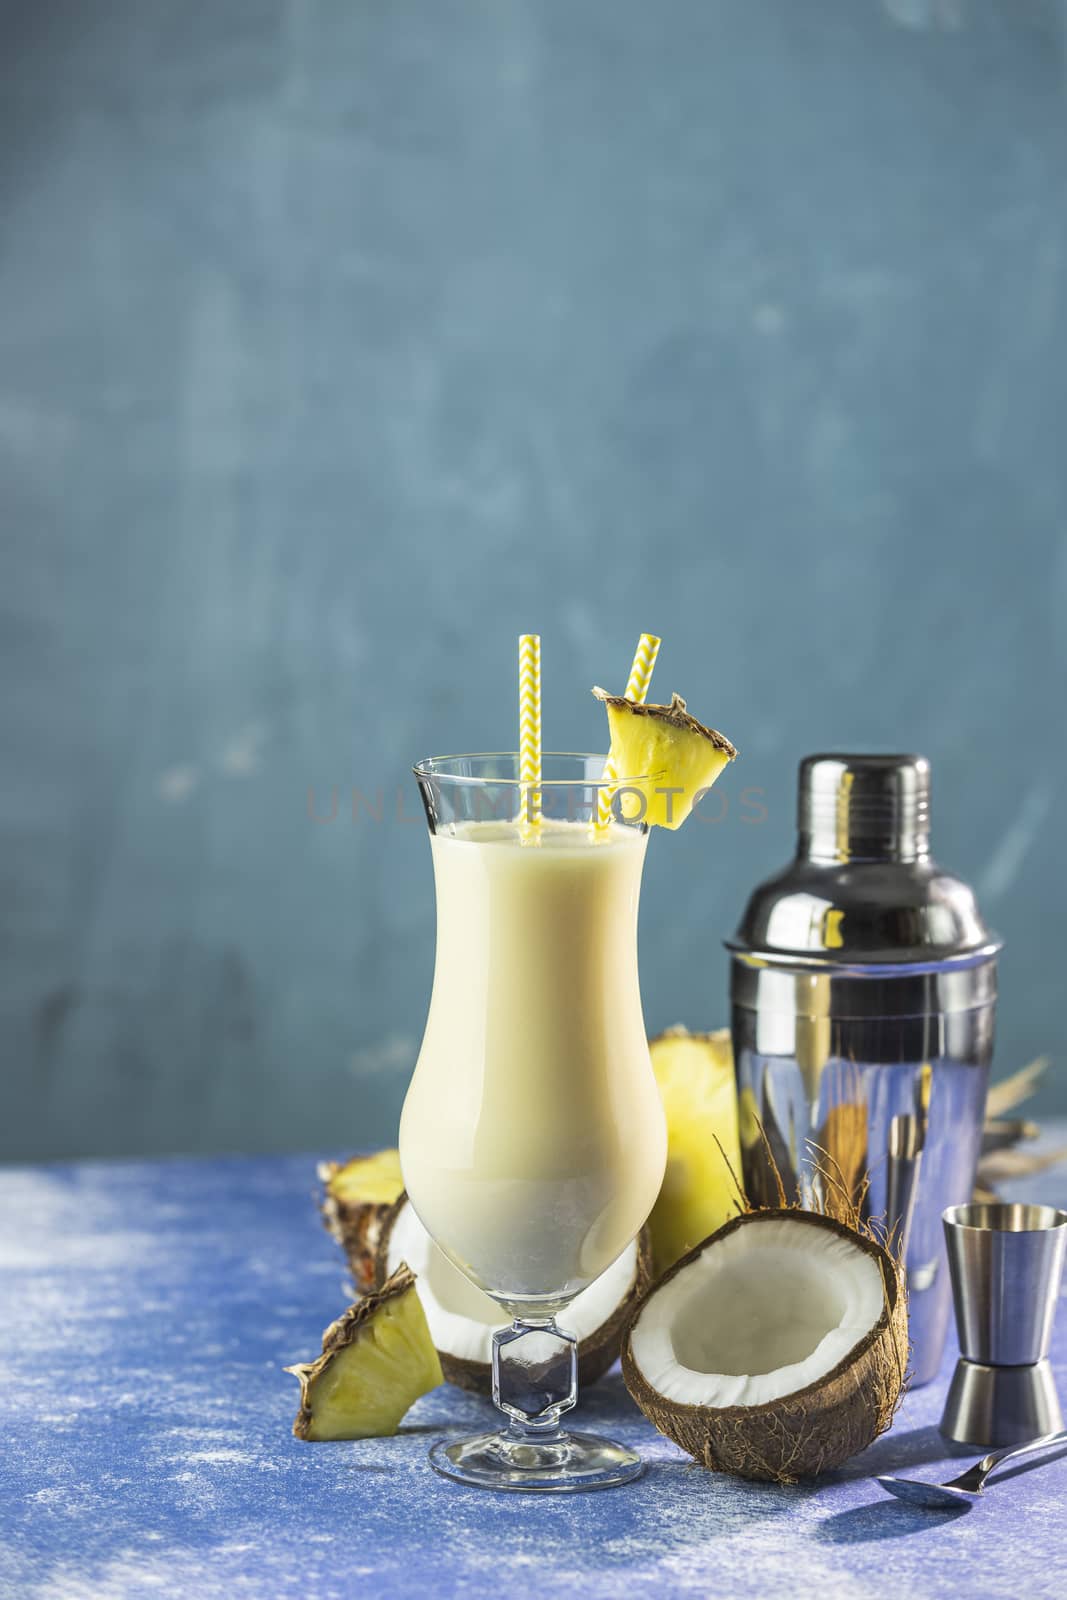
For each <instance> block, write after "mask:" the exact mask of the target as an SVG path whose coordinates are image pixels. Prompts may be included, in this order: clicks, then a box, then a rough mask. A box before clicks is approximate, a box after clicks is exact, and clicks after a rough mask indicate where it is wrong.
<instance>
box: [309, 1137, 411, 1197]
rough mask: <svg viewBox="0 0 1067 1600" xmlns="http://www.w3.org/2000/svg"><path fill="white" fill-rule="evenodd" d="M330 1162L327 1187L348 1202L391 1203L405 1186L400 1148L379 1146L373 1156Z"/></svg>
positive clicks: (333, 1193) (334, 1194)
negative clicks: (383, 1148)
mask: <svg viewBox="0 0 1067 1600" xmlns="http://www.w3.org/2000/svg"><path fill="white" fill-rule="evenodd" d="M330 1165H331V1170H330V1172H329V1174H328V1176H327V1179H326V1186H327V1189H328V1190H329V1192H330V1194H331V1195H333V1197H334V1199H335V1200H341V1201H343V1202H344V1203H345V1204H346V1205H357V1204H364V1203H366V1202H373V1203H374V1204H377V1205H386V1206H391V1205H392V1203H393V1201H394V1200H395V1199H396V1198H397V1196H398V1195H399V1193H400V1191H401V1189H402V1188H403V1187H404V1179H403V1177H402V1176H401V1172H400V1151H399V1150H379V1151H378V1152H377V1153H376V1154H375V1155H373V1156H353V1157H352V1159H351V1161H344V1162H342V1163H341V1164H340V1165H337V1164H336V1163H331V1164H330Z"/></svg>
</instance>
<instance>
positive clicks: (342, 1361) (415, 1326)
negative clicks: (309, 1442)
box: [285, 1264, 444, 1439]
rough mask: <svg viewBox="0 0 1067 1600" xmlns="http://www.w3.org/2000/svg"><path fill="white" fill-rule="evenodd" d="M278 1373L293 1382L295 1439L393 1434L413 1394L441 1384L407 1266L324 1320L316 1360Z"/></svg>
mask: <svg viewBox="0 0 1067 1600" xmlns="http://www.w3.org/2000/svg"><path fill="white" fill-rule="evenodd" d="M285 1370H286V1372H291V1373H292V1374H293V1376H294V1377H296V1378H299V1379H300V1410H299V1412H298V1413H297V1418H296V1421H295V1422H294V1423H293V1432H294V1433H295V1434H296V1436H297V1438H298V1439H380V1438H384V1437H385V1436H386V1435H389V1434H394V1433H395V1432H396V1430H397V1428H398V1427H399V1425H400V1421H401V1419H402V1418H403V1416H404V1415H405V1413H406V1412H407V1411H409V1410H410V1409H411V1407H412V1406H413V1405H414V1403H415V1401H416V1400H417V1399H418V1398H419V1396H420V1395H422V1394H426V1393H427V1391H428V1390H430V1389H435V1388H436V1387H437V1385H438V1384H439V1383H443V1382H444V1374H443V1373H442V1371H441V1363H440V1361H439V1360H438V1356H437V1351H436V1350H435V1349H434V1343H433V1340H432V1339H431V1337H430V1329H429V1327H428V1325H427V1322H426V1313H425V1312H424V1311H423V1309H422V1304H421V1302H420V1300H419V1297H418V1294H417V1293H416V1290H415V1274H414V1273H413V1272H412V1271H411V1269H410V1267H408V1266H406V1265H405V1264H401V1265H400V1266H399V1267H397V1269H396V1271H395V1272H394V1273H393V1275H392V1277H391V1278H389V1279H387V1281H386V1282H385V1284H383V1286H382V1288H381V1289H380V1290H379V1292H378V1293H377V1294H371V1295H367V1296H366V1297H365V1299H363V1300H359V1301H357V1302H356V1304H355V1305H354V1306H349V1308H348V1310H347V1311H346V1312H345V1314H344V1316H342V1317H339V1318H338V1319H337V1321H336V1322H332V1323H331V1324H330V1326H329V1327H328V1328H327V1329H326V1332H325V1333H324V1334H323V1336H322V1354H321V1356H319V1358H318V1360H317V1361H310V1362H304V1363H301V1365H299V1366H295V1367H286V1369H285Z"/></svg>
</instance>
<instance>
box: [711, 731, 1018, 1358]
mask: <svg viewBox="0 0 1067 1600" xmlns="http://www.w3.org/2000/svg"><path fill="white" fill-rule="evenodd" d="M929 810H930V768H929V764H928V762H927V761H925V760H924V759H923V757H922V756H914V755H905V756H895V755H881V756H853V755H817V756H808V757H807V758H806V759H805V760H804V761H802V762H801V764H800V776H799V794H798V840H797V853H796V857H795V859H794V860H793V861H792V862H791V863H790V865H789V866H788V867H786V869H785V870H784V871H783V872H780V873H778V874H777V875H776V876H775V877H773V878H769V879H768V880H767V881H766V882H765V883H763V884H761V885H760V886H759V887H758V888H757V889H756V890H755V891H754V893H753V894H752V897H751V899H750V900H749V902H748V906H747V907H746V909H745V913H744V916H743V917H742V919H741V923H740V926H739V928H738V931H737V934H736V936H735V938H734V939H733V940H731V941H728V944H727V948H728V949H729V950H730V951H731V952H732V959H731V963H730V966H731V981H730V991H731V1006H732V1029H733V1044H734V1060H735V1065H736V1071H737V1084H738V1092H739V1095H740V1102H741V1142H742V1162H743V1166H744V1177H745V1184H746V1187H747V1189H748V1192H749V1194H750V1196H751V1197H752V1198H753V1200H755V1201H756V1202H758V1203H761V1204H773V1203H774V1201H775V1198H776V1195H777V1188H776V1185H775V1183H774V1179H773V1174H772V1171H771V1162H770V1159H769V1158H768V1155H767V1150H768V1148H769V1150H770V1152H771V1153H772V1154H773V1159H774V1163H775V1164H776V1165H777V1167H778V1169H779V1171H780V1173H781V1175H782V1179H783V1181H784V1183H785V1186H786V1189H787V1190H790V1189H792V1190H796V1189H797V1188H799V1189H800V1190H801V1192H802V1193H803V1194H807V1195H809V1196H815V1197H818V1198H819V1199H820V1200H822V1201H823V1202H824V1203H825V1204H826V1205H827V1206H828V1208H829V1209H831V1210H833V1209H835V1207H837V1206H839V1205H840V1204H841V1203H842V1196H843V1195H845V1194H847V1195H849V1196H850V1197H851V1199H852V1200H853V1201H855V1202H856V1203H857V1204H858V1205H859V1207H860V1209H861V1212H862V1214H863V1215H864V1216H865V1217H867V1218H870V1219H880V1220H882V1221H883V1222H884V1224H885V1226H886V1227H887V1228H888V1229H889V1230H890V1231H891V1232H892V1235H893V1238H894V1239H895V1241H896V1242H897V1243H898V1245H900V1246H902V1248H903V1253H904V1260H905V1263H906V1268H907V1277H908V1293H909V1318H910V1331H911V1339H912V1366H913V1369H914V1382H915V1383H917V1384H919V1383H926V1382H928V1381H929V1379H930V1378H932V1377H933V1376H934V1374H935V1373H936V1371H937V1368H938V1364H939V1362H940V1358H941V1352H942V1348H943V1346H944V1339H945V1330H946V1327H947V1325H948V1319H949V1310H950V1300H951V1292H950V1285H949V1276H948V1269H947V1264H946V1260H945V1247H944V1241H943V1237H942V1230H941V1213H942V1212H943V1211H944V1210H945V1208H946V1207H947V1206H950V1205H958V1204H961V1203H963V1202H964V1201H966V1200H969V1199H970V1196H971V1189H972V1185H973V1182H974V1172H975V1166H976V1164H977V1160H978V1152H979V1146H980V1142H981V1133H982V1121H983V1113H984V1106H985V1095H986V1085H987V1079H988V1072H989V1063H990V1058H991V1055H992V1050H993V1019H994V1012H995V1008H996V956H997V951H998V950H999V949H1000V942H999V940H997V939H996V938H995V937H994V936H993V935H992V934H991V933H990V931H989V929H988V928H987V927H986V925H985V923H984V922H983V921H982V918H981V916H980V914H979V911H978V907H977V905H976V903H975V898H974V895H973V893H972V892H971V890H970V889H969V888H968V887H967V885H966V884H965V883H961V882H960V881H959V879H957V878H953V877H950V876H949V874H948V873H946V872H943V871H942V870H941V868H940V867H938V866H937V865H936V863H935V862H934V861H933V860H932V859H931V857H930V853H929ZM761 1127H762V1130H763V1134H764V1135H765V1136H766V1143H764V1140H763V1138H761V1136H760V1128H761ZM868 1179H869V1187H867V1186H866V1184H867V1180H868Z"/></svg>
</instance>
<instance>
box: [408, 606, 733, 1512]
mask: <svg viewBox="0 0 1067 1600" xmlns="http://www.w3.org/2000/svg"><path fill="white" fill-rule="evenodd" d="M658 648H659V640H658V639H657V638H656V637H655V635H653V634H642V636H641V639H640V641H639V644H638V648H637V651H636V653H635V655H634V660H633V665H632V667H631V669H630V677H629V680H628V682H627V689H626V694H625V695H624V696H611V695H606V694H604V693H603V691H595V692H597V693H598V694H600V695H601V697H602V698H603V699H604V700H605V702H606V705H607V712H608V724H609V729H610V732H611V750H610V752H609V754H608V756H607V757H606V758H605V757H604V756H589V755H574V754H571V755H559V754H556V755H552V754H548V755H546V754H543V752H542V749H541V690H540V640H539V639H538V638H537V636H536V635H533V634H524V635H523V636H522V638H521V639H520V641H519V749H518V750H517V751H515V752H504V753H497V754H487V755H466V756H445V757H437V758H432V759H430V760H427V761H420V762H419V763H418V764H417V765H416V767H415V776H416V778H417V779H418V783H419V790H420V793H421V795H422V800H423V805H424V807H425V810H426V820H427V823H428V824H429V829H430V845H431V851H432V855H433V868H434V882H435V886H436V893H437V957H436V964H435V967H434V981H433V992H432V995H431V999H430V1010H429V1016H428V1018H427V1022H426V1031H425V1035H424V1037H423V1043H422V1049H421V1051H420V1053H419V1059H418V1062H417V1064H416V1067H415V1073H414V1076H413V1077H412V1080H411V1085H410V1087H409V1089H408V1094H407V1099H406V1101H405V1103H404V1111H403V1115H402V1117H401V1123H400V1165H401V1168H402V1170H403V1174H404V1183H405V1186H406V1188H407V1192H408V1196H409V1198H410V1201H411V1204H412V1205H413V1206H414V1208H415V1211H416V1212H417V1213H418V1216H419V1218H420V1219H421V1221H422V1223H423V1224H424V1226H425V1228H426V1230H427V1232H428V1233H429V1234H430V1236H431V1237H432V1238H433V1239H434V1241H435V1242H436V1243H437V1245H438V1246H440V1248H441V1249H442V1250H443V1251H444V1253H445V1255H446V1256H448V1257H449V1258H450V1259H451V1260H452V1261H453V1262H454V1263H455V1264H456V1266H457V1267H459V1268H460V1270H461V1271H462V1272H463V1273H465V1274H466V1276H467V1277H468V1278H469V1279H470V1280H471V1281H472V1282H473V1283H476V1284H477V1285H478V1286H479V1287H480V1288H482V1289H484V1290H485V1291H486V1293H488V1294H489V1295H491V1296H492V1297H493V1299H494V1300H495V1301H496V1302H497V1304H498V1305H500V1307H501V1313H502V1316H503V1315H504V1314H510V1316H511V1318H512V1321H511V1325H510V1327H506V1326H505V1327H502V1328H498V1329H497V1330H496V1331H495V1332H494V1334H493V1398H494V1400H495V1401H496V1403H497V1405H498V1406H499V1407H500V1408H501V1410H502V1411H503V1412H504V1413H505V1414H506V1416H507V1418H508V1423H507V1427H506V1428H505V1429H504V1430H502V1431H495V1432H490V1433H480V1434H475V1435H474V1436H473V1437H471V1438H467V1439H459V1440H454V1441H448V1440H440V1441H439V1442H438V1443H437V1444H436V1445H434V1447H433V1449H432V1450H431V1452H430V1460H431V1462H432V1464H433V1465H434V1467H435V1468H436V1469H437V1471H438V1472H441V1473H443V1474H444V1475H445V1476H446V1477H450V1478H455V1479H458V1480H459V1481H460V1482H462V1483H468V1484H481V1485H485V1486H487V1487H492V1488H499V1489H543V1490H559V1489H581V1488H604V1487H606V1486H607V1485H609V1484H618V1483H624V1482H626V1481H627V1480H628V1479H630V1478H633V1477H635V1476H636V1475H637V1474H638V1473H639V1472H640V1471H641V1469H642V1463H641V1459H640V1457H639V1456H638V1455H637V1454H636V1452H634V1451H633V1450H631V1449H630V1448H629V1447H628V1446H626V1445H622V1444H618V1443H616V1442H615V1441H613V1440H611V1439H602V1438H600V1437H598V1436H595V1435H591V1434H586V1433H565V1432H563V1431H562V1430H561V1428H560V1426H559V1419H560V1417H561V1415H562V1414H563V1413H564V1412H565V1411H568V1410H570V1409H571V1407H572V1406H573V1405H574V1404H575V1398H576V1394H577V1372H578V1364H577V1351H576V1340H575V1338H574V1336H573V1335H572V1334H571V1333H569V1332H568V1331H567V1328H566V1311H567V1307H568V1306H569V1305H570V1303H571V1301H573V1300H574V1298H575V1296H576V1295H578V1294H579V1293H580V1292H581V1291H582V1290H583V1289H585V1288H586V1287H587V1286H588V1285H589V1284H591V1283H592V1282H593V1280H594V1279H596V1278H598V1277H599V1276H600V1275H601V1274H602V1273H604V1272H605V1271H606V1270H607V1269H608V1268H609V1267H611V1266H612V1264H613V1262H615V1261H617V1260H618V1259H619V1257H620V1256H622V1253H623V1252H624V1251H625V1250H628V1249H629V1247H630V1245H631V1242H632V1240H633V1239H634V1237H635V1235H636V1234H637V1233H638V1232H639V1230H640V1228H641V1227H642V1225H643V1223H644V1222H645V1219H646V1218H647V1216H648V1214H649V1212H650V1211H651V1209H652V1207H653V1205H654V1203H655V1201H656V1198H657V1195H658V1193H659V1189H660V1184H661V1183H662V1180H663V1172H664V1168H665V1166H666V1160H667V1131H666V1122H665V1118H664V1113H663V1106H662V1103H661V1100H660V1096H659V1090H658V1088H657V1086H656V1079H655V1075H654V1073H653V1071H652V1061H651V1057H650V1055H649V1050H648V1044H647V1042H646V1038H645V1025H644V1018H643V1016H642V1013H641V991H640V987H639V984H638V976H637V906H638V899H639V895H640V886H641V871H642V867H643V866H644V860H645V849H646V845H647V842H648V832H647V825H646V824H657V825H660V826H663V827H668V828H676V827H677V826H678V825H679V824H680V822H681V821H683V820H684V818H685V816H686V815H687V813H688V811H689V810H690V808H691V806H692V805H693V803H694V801H695V799H696V798H697V796H698V794H699V793H701V792H702V791H703V789H704V788H705V787H707V785H708V784H710V783H712V782H714V779H715V777H716V776H717V775H718V772H719V771H720V770H721V768H722V766H723V765H725V763H726V761H728V760H730V759H732V757H733V755H734V754H735V752H734V750H733V746H732V745H731V744H730V743H729V741H728V740H726V739H724V738H723V736H722V735H720V734H717V733H715V732H714V731H713V730H712V729H708V728H705V727H703V726H702V724H700V723H698V722H696V721H695V719H694V718H693V717H691V716H689V715H688V713H687V711H686V707H685V702H684V701H683V700H681V699H680V697H678V696H674V697H673V698H672V700H671V703H670V704H669V705H663V706H650V705H648V704H647V702H646V696H647V690H648V682H649V678H650V676H651V672H652V665H653V663H654V661H655V659H656V651H657V650H658ZM627 774H633V776H632V777H627ZM665 790H666V793H665V792H664V791H665ZM627 791H629V793H628V795H627ZM624 799H628V802H629V803H628V804H626V805H623V804H621V802H622V801H623V800H624ZM617 802H618V803H617ZM637 1274H638V1276H637V1280H636V1281H639V1279H640V1267H639V1266H638V1269H637ZM557 1313H558V1314H559V1317H560V1319H561V1322H562V1326H560V1325H559V1324H557V1322H556V1316H557ZM609 1320H610V1319H609Z"/></svg>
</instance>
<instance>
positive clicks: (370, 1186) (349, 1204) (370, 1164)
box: [319, 1150, 404, 1294]
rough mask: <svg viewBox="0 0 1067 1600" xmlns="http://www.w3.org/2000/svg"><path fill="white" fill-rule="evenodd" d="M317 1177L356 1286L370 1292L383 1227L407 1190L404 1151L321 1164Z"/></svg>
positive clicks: (327, 1218) (325, 1215)
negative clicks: (397, 1201) (404, 1176)
mask: <svg viewBox="0 0 1067 1600" xmlns="http://www.w3.org/2000/svg"><path fill="white" fill-rule="evenodd" d="M319 1179H320V1181H321V1183H322V1185H323V1197H322V1200H321V1202H320V1209H321V1211H322V1220H323V1223H324V1224H325V1226H326V1227H327V1228H328V1229H329V1231H330V1232H331V1233H332V1234H333V1236H334V1238H335V1239H336V1240H337V1242H338V1244H339V1245H340V1246H341V1247H342V1249H343V1250H344V1252H345V1255H346V1256H347V1257H348V1266H349V1271H350V1272H351V1274H352V1277H353V1280H354V1282H355V1285H356V1288H357V1289H358V1290H359V1292H360V1294H369V1292H370V1291H371V1289H373V1288H374V1263H375V1257H376V1256H377V1252H378V1240H379V1238H380V1237H381V1231H382V1223H383V1222H384V1220H385V1218H386V1216H387V1215H388V1213H389V1211H390V1209H391V1207H392V1205H393V1202H394V1201H395V1200H397V1199H399V1197H400V1192H401V1190H402V1189H403V1187H404V1179H403V1178H402V1176H401V1174H400V1152H399V1150H379V1151H378V1152H377V1154H376V1155H372V1156H354V1157H353V1159H352V1160H351V1161H344V1162H338V1161H323V1162H322V1163H321V1164H320V1166H319Z"/></svg>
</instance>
